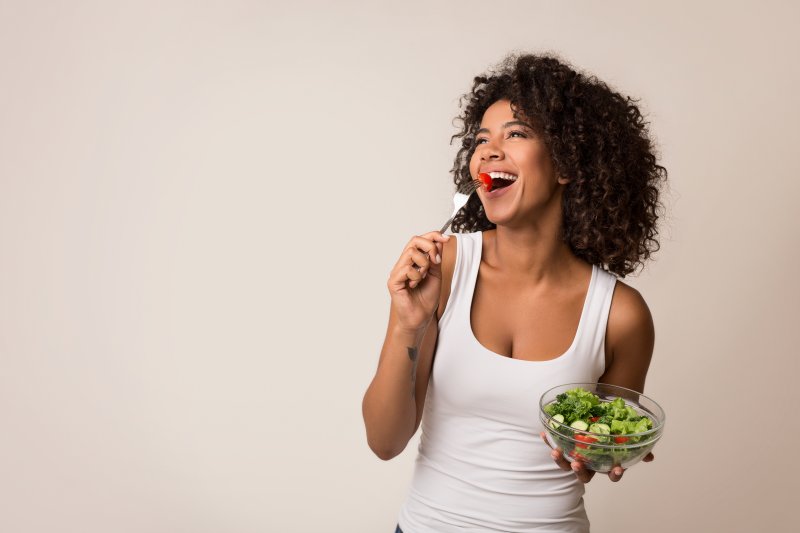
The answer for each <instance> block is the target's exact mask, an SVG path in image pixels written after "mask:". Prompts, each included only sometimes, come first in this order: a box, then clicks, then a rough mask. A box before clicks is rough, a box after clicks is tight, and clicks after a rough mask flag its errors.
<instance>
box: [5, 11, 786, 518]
mask: <svg viewBox="0 0 800 533" xmlns="http://www.w3.org/2000/svg"><path fill="white" fill-rule="evenodd" d="M799 15H800V10H798V8H797V7H796V3H794V2H788V1H787V2H782V3H780V2H750V3H742V2H714V3H712V2H669V3H661V4H658V5H655V3H649V2H637V1H628V2H613V1H612V2H608V1H604V2H534V1H515V2H492V3H490V2H485V1H484V2H475V1H465V0H460V1H458V2H455V1H452V2H443V1H442V2H408V1H406V2H394V3H389V2H385V3H383V2H367V1H364V2H341V1H340V2H316V3H306V2H302V1H293V2H280V3H278V2H258V1H251V2H242V1H224V2H223V1H220V2H188V1H187V2H164V1H158V2H124V3H123V2H103V1H96V2H91V1H84V2H66V1H63V2H23V1H19V2H9V1H2V2H0V245H1V246H2V248H0V249H1V250H2V260H1V261H0V428H1V429H2V436H0V531H3V532H8V533H32V532H37V533H39V532H41V533H45V532H47V533H51V532H80V533H90V532H98V533H99V532H103V533H105V532H115V533H127V532H159V533H161V532H164V533H171V532H187V533H190V532H191V533H205V532H223V531H224V532H236V533H250V532H282V533H284V532H298V533H305V532H312V531H335V532H340V531H341V532H370V533H371V532H387V533H388V532H389V531H393V528H394V525H395V521H396V517H397V513H398V510H399V508H400V505H401V503H402V501H403V499H404V498H405V495H406V493H407V491H408V485H409V481H410V478H411V473H412V467H413V460H414V457H415V454H416V448H417V443H418V437H419V435H417V436H415V437H414V439H412V441H411V442H410V443H409V445H408V447H407V448H406V450H405V451H404V452H403V453H402V454H401V455H400V456H399V457H397V458H395V459H393V460H392V461H389V462H384V461H381V460H379V459H378V458H377V457H376V456H375V455H373V453H372V452H371V451H370V450H369V448H368V447H367V443H366V438H365V432H364V426H363V421H362V418H361V398H362V395H363V393H364V391H365V389H366V387H367V385H368V384H369V381H370V379H371V378H372V376H373V374H374V372H375V368H376V365H377V361H378V355H379V351H380V348H381V345H382V342H383V338H384V334H385V328H386V322H387V318H388V312H389V295H388V292H387V290H386V281H387V278H388V275H389V271H390V270H391V267H392V265H393V264H394V263H395V261H396V260H397V257H398V256H399V254H400V252H401V251H402V249H403V247H404V246H405V244H406V243H407V242H408V240H409V239H410V238H411V237H412V236H413V235H415V234H420V233H424V232H426V231H431V230H434V229H437V228H439V227H440V226H441V224H442V223H443V222H444V220H446V219H447V217H448V216H449V214H450V210H451V205H452V204H451V198H452V193H453V185H452V176H451V175H450V173H449V170H450V168H451V166H452V162H453V158H454V156H455V152H456V149H457V145H456V144H453V145H452V146H451V145H450V144H449V139H450V136H451V135H452V134H453V133H455V132H456V127H455V126H454V125H453V124H452V122H451V121H452V119H453V118H454V117H455V116H456V115H457V114H458V99H459V97H460V96H461V95H462V94H463V93H465V92H467V91H468V90H469V88H470V86H471V83H472V78H473V76H475V75H477V74H479V73H482V72H484V71H485V70H486V69H487V68H488V67H490V66H491V65H493V64H495V63H497V62H498V61H499V60H501V59H502V58H503V57H504V56H505V55H506V54H507V53H508V52H512V51H529V52H548V51H552V52H555V53H558V54H559V55H560V56H561V57H562V58H564V59H565V60H567V61H569V62H571V63H572V64H573V65H575V66H576V67H578V68H580V69H585V70H587V71H588V72H590V73H593V74H595V75H597V76H599V77H600V78H601V79H603V80H605V81H607V82H608V83H609V84H611V85H612V86H613V87H615V88H617V89H618V90H620V91H621V92H623V93H625V94H628V95H631V96H633V97H635V98H640V99H641V108H642V110H643V111H644V112H645V113H646V115H647V118H648V120H649V122H650V127H651V130H652V133H653V135H654V137H655V138H656V140H657V143H658V149H659V153H660V157H661V163H662V164H663V165H664V166H666V167H667V169H668V170H669V187H668V189H666V190H665V193H664V203H665V206H666V208H667V211H666V216H665V217H664V218H663V220H662V222H663V224H662V226H661V230H662V231H661V239H662V249H661V251H660V252H658V254H657V255H656V256H655V260H654V261H652V262H651V263H649V265H648V267H647V268H646V269H645V270H644V271H642V272H641V273H640V274H638V275H635V276H629V277H628V278H626V281H627V282H628V283H630V284H631V285H633V286H634V287H636V288H637V289H638V290H639V291H641V293H642V294H643V295H644V297H645V299H646V300H647V302H648V303H649V305H650V308H651V310H652V313H653V316H654V319H655V324H656V336H657V339H656V347H655V354H654V357H653V362H652V366H651V369H650V373H649V376H648V380H647V387H646V392H647V393H648V394H649V395H651V396H652V397H653V398H655V399H657V400H658V401H659V402H660V403H661V404H662V406H663V407H664V408H665V410H666V412H667V417H668V420H667V426H666V433H665V436H664V438H663V440H662V441H661V442H660V443H659V445H658V446H657V447H656V449H655V455H656V460H655V461H654V462H653V463H650V464H640V465H637V466H635V467H633V468H632V469H630V470H629V471H628V472H627V473H626V474H625V476H624V478H623V479H622V481H621V482H619V483H611V482H610V481H609V480H608V478H607V477H604V476H597V477H595V479H594V480H593V481H592V482H591V483H590V484H589V485H588V486H587V494H586V506H587V510H588V513H589V517H590V519H591V521H592V524H593V530H594V531H599V532H602V531H611V530H613V531H620V532H621V531H628V532H633V531H641V530H642V528H645V529H646V530H647V531H649V532H651V533H657V532H672V531H681V530H683V531H735V532H747V531H754V530H755V529H756V528H758V529H764V530H769V531H788V530H789V529H790V527H789V525H788V524H790V523H792V522H793V521H794V517H795V512H794V508H793V506H794V505H796V498H795V497H796V492H795V491H794V490H793V488H794V487H793V482H794V480H795V479H796V478H797V475H798V473H800V472H798V466H797V463H798V459H797V453H795V452H796V449H797V443H798V437H800V432H798V429H797V421H796V418H797V417H796V409H797V406H798V400H797V398H798V393H797V392H796V390H795V388H794V387H793V385H794V384H795V382H796V379H797V376H798V370H800V369H799V368H798V358H800V353H799V351H798V348H797V341H796V339H797V332H798V324H800V314H799V313H798V302H800V291H799V290H798V281H797V275H798V274H797V272H798V266H797V265H798V258H799V257H798V256H799V255H800V254H799V252H798V244H800V242H798V240H799V239H798V237H799V236H800V235H799V234H800V231H798V230H799V226H800V223H798V215H797V210H796V206H797V203H798V201H800V178H799V175H800V172H799V171H800V164H798V159H797V157H796V155H795V154H796V147H797V146H798V145H800V129H798V127H797V125H798V123H800V112H799V110H800V106H798V103H797V94H798V92H799V91H800V87H798V82H799V81H800V67H799V66H798V65H799V63H798V61H797V59H796V54H797V51H798V49H799V48H800V38H799V37H798V32H797V31H796V23H797V20H798V19H800V16H799ZM531 416H535V413H531Z"/></svg>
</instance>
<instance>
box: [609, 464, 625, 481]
mask: <svg viewBox="0 0 800 533" xmlns="http://www.w3.org/2000/svg"><path fill="white" fill-rule="evenodd" d="M624 473H625V469H624V468H622V467H621V466H615V467H614V468H612V469H611V471H610V472H609V473H608V479H610V480H611V481H613V482H615V483H616V482H617V481H619V480H620V479H622V474H624Z"/></svg>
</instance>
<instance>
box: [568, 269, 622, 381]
mask: <svg viewBox="0 0 800 533" xmlns="http://www.w3.org/2000/svg"><path fill="white" fill-rule="evenodd" d="M592 269H593V273H592V275H593V277H594V283H592V284H591V287H590V289H589V293H588V294H587V295H586V303H585V308H584V316H583V317H582V319H581V331H580V336H579V338H577V339H576V346H575V349H576V351H577V353H579V354H583V356H585V357H589V358H591V359H596V361H594V363H596V364H597V365H598V367H599V368H605V338H606V326H607V324H608V313H609V311H610V309H611V299H612V297H613V296H614V287H615V286H616V283H617V277H616V276H614V275H613V274H611V273H609V272H607V271H605V270H603V269H602V268H601V267H599V266H597V265H593V266H592Z"/></svg>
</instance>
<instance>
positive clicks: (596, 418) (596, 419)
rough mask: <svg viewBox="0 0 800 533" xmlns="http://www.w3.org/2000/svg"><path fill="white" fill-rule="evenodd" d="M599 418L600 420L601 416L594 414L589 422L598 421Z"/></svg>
mask: <svg viewBox="0 0 800 533" xmlns="http://www.w3.org/2000/svg"><path fill="white" fill-rule="evenodd" d="M598 420H600V417H599V416H593V417H592V418H590V419H589V422H597V421H598Z"/></svg>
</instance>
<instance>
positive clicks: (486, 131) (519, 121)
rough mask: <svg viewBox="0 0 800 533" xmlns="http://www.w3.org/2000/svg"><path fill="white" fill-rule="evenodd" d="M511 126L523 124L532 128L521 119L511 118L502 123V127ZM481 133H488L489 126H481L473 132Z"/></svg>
mask: <svg viewBox="0 0 800 533" xmlns="http://www.w3.org/2000/svg"><path fill="white" fill-rule="evenodd" d="M511 126H525V127H526V128H528V129H533V128H531V127H530V126H529V125H528V124H526V123H525V122H522V121H521V120H512V121H511V122H506V123H505V124H503V128H502V129H506V128H510V127H511ZM481 133H489V128H481V129H479V130H478V131H476V132H475V135H480V134H481Z"/></svg>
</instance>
